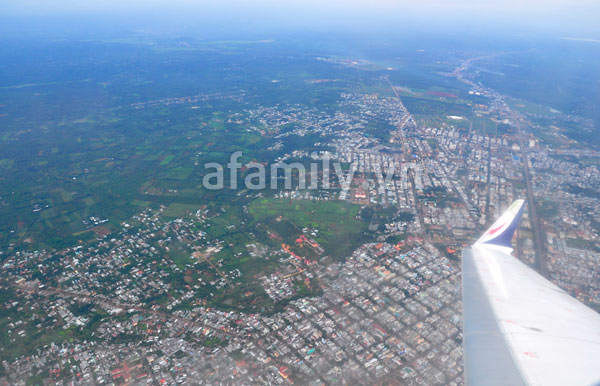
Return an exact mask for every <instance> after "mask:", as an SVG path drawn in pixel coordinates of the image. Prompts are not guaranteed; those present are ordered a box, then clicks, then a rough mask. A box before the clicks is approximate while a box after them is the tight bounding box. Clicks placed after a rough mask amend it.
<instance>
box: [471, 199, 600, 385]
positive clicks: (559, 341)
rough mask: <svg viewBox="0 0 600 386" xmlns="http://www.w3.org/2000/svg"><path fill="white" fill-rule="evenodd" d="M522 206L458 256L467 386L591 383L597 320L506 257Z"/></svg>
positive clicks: (599, 358)
mask: <svg viewBox="0 0 600 386" xmlns="http://www.w3.org/2000/svg"><path fill="white" fill-rule="evenodd" d="M523 206H524V201H523V200H518V201H515V203H513V205H511V207H510V208H509V209H508V211H507V212H506V213H504V214H503V215H502V216H501V217H500V218H499V219H498V221H496V223H494V224H493V225H492V226H491V227H490V229H489V230H488V231H487V232H486V233H484V235H483V236H482V237H481V238H480V239H479V240H478V241H477V242H476V243H475V244H474V245H473V246H472V247H471V248H467V249H464V250H463V306H464V331H463V343H464V351H465V378H466V382H467V384H468V385H561V386H562V385H599V384H600V314H598V313H596V312H595V311H593V310H592V309H590V308H588V307H586V306H585V305H584V304H582V303H581V302H579V301H578V300H577V299H575V298H573V297H571V296H569V295H568V294H567V293H565V292H564V291H563V290H561V289H560V288H558V287H557V286H555V285H554V284H552V283H551V282H550V281H548V280H546V279H545V278H544V277H542V276H541V275H539V274H538V273H537V272H536V271H534V270H533V269H531V268H530V267H528V266H527V265H525V264H523V263H522V262H521V261H519V260H518V259H517V258H515V257H514V256H512V255H511V252H512V248H511V247H510V243H511V239H512V236H513V233H514V231H515V229H516V228H517V227H518V222H519V219H520V216H521V213H522V211H523Z"/></svg>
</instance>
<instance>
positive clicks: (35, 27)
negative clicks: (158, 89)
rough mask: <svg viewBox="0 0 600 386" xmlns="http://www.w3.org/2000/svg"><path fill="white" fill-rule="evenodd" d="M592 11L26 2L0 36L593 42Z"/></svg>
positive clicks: (559, 6) (261, 2) (457, 5)
mask: <svg viewBox="0 0 600 386" xmlns="http://www.w3.org/2000/svg"><path fill="white" fill-rule="evenodd" d="M599 15H600V4H597V3H595V2H592V1H574V2H569V1H529V2H527V3H526V4H523V3H522V2H518V1H514V0H511V1H508V2H502V1H484V2H481V1H471V0H463V1H459V2H452V4H449V3H447V2H442V1H438V0H427V1H421V2H414V1H389V0H376V1H373V2H366V1H356V0H355V1H350V2H342V1H339V0H329V1H320V2H319V1H312V0H311V1H291V2H286V3H285V4H281V3H280V2H275V1H270V0H257V1H241V0H227V1H220V2H216V1H201V2H191V1H187V0H178V1H174V2H167V1H165V0H153V1H150V2H142V1H140V0H129V1H104V2H100V3H98V2H86V3H82V2H76V1H72V0H62V1H58V2H50V1H43V0H26V1H20V2H16V1H12V2H3V3H2V4H1V5H0V19H2V20H3V22H2V25H3V26H2V27H0V36H14V35H19V34H26V35H27V34H29V35H32V36H37V35H39V36H44V35H45V34H50V35H57V36H62V35H65V36H77V35H78V34H86V33H92V34H101V35H102V34H107V33H113V34H119V33H124V32H132V31H140V30H142V31H146V32H150V33H156V34H162V33H169V34H188V35H191V36H194V37H203V36H202V35H203V34H207V33H209V32H212V33H223V34H226V35H230V36H241V35H243V34H248V33H253V32H255V33H265V34H268V33H270V32H294V31H316V32H323V31H328V32H335V33H378V34H382V35H384V36H385V35H394V34H397V33H399V32H400V33H401V32H405V31H411V30H416V31H423V32H430V33H440V32H441V33H455V32H456V33H465V34H473V35H477V34H489V35H494V34H498V33H502V34H508V35H527V36H529V35H543V36H548V37H554V38H560V37H566V38H574V39H582V40H585V41H588V42H590V43H593V42H594V40H597V39H600V27H599V26H598V25H597V22H596V21H597V19H598V16H599Z"/></svg>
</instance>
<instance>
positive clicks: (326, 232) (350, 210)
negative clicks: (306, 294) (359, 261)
mask: <svg viewBox="0 0 600 386" xmlns="http://www.w3.org/2000/svg"><path fill="white" fill-rule="evenodd" d="M248 209H249V212H250V214H251V215H252V217H253V218H254V221H256V222H263V223H266V224H268V226H269V227H270V228H271V229H272V230H273V231H274V232H276V233H278V234H281V236H282V237H285V236H287V235H288V233H291V232H293V231H292V230H291V229H289V225H287V224H288V223H286V222H284V221H282V220H287V221H289V223H291V224H293V225H294V226H295V227H297V228H300V229H301V228H304V227H308V228H312V229H315V230H317V231H318V232H317V236H315V237H314V239H315V240H316V241H317V242H318V243H320V244H321V246H322V247H323V248H324V249H325V251H326V253H327V254H329V255H331V256H332V257H334V258H338V259H342V258H344V257H346V256H348V255H349V254H351V253H352V251H353V250H354V249H355V248H356V247H357V246H358V245H360V244H362V243H363V242H365V241H368V240H369V239H370V236H369V234H367V233H366V224H365V223H364V222H363V221H362V220H360V219H359V218H357V216H358V212H359V210H360V206H359V205H355V204H349V203H346V202H341V201H311V200H286V199H276V198H265V199H258V200H255V201H253V202H252V203H251V204H250V205H249V208H248ZM280 217H281V218H280ZM278 218H279V221H273V220H277V219H278Z"/></svg>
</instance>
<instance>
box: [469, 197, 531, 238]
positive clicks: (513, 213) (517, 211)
mask: <svg viewBox="0 0 600 386" xmlns="http://www.w3.org/2000/svg"><path fill="white" fill-rule="evenodd" d="M524 206H525V200H517V201H515V202H513V203H512V205H511V206H510V207H509V208H508V210H507V211H506V212H504V213H503V214H502V216H500V218H498V220H496V222H494V224H492V226H491V227H490V228H489V229H488V230H487V231H486V232H485V233H484V234H483V236H481V237H480V238H479V240H477V241H476V242H475V245H478V244H479V245H481V244H491V245H496V246H500V247H507V248H512V245H511V241H512V237H513V234H514V233H515V230H516V229H517V228H518V227H519V221H520V220H521V216H522V215H523V207H524Z"/></svg>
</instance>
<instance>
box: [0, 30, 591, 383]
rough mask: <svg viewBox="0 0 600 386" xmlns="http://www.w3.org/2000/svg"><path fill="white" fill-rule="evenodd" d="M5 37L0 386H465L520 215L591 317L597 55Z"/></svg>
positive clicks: (541, 263)
mask: <svg viewBox="0 0 600 386" xmlns="http://www.w3.org/2000/svg"><path fill="white" fill-rule="evenodd" d="M119 33H120V32H119ZM260 36H262V35H260ZM273 36H274V35H273ZM0 38H1V41H2V43H1V44H0V57H2V58H3V59H2V61H1V62H0V299H1V301H0V362H1V366H0V384H1V385H55V384H57V385H58V384H60V385H63V384H64V385H175V384H189V385H200V384H206V385H217V384H244V385H249V384H257V385H258V384H260V385H267V384H268V385H271V384H277V385H291V384H299V385H334V384H350V385H354V384H378V385H395V384H401V385H463V384H465V382H464V363H463V307H462V295H461V293H462V285H461V250H462V249H463V248H465V247H467V246H469V245H471V244H473V242H474V241H475V240H476V239H477V238H478V237H479V236H480V235H481V234H482V233H483V232H484V231H485V229H487V228H488V227H489V226H490V225H491V224H492V223H493V222H494V220H495V219H496V218H498V217H499V216H500V215H501V214H502V213H503V212H504V211H505V210H506V209H507V208H508V207H509V206H510V205H511V203H513V202H514V201H515V200H517V199H525V200H526V202H527V205H526V210H525V212H524V215H523V220H522V221H521V225H520V227H519V229H518V230H517V233H516V236H515V238H514V240H513V244H514V252H513V254H514V255H515V256H516V257H515V258H518V259H520V260H521V261H522V262H524V263H526V264H527V265H528V266H531V267H532V268H533V269H535V270H536V271H537V272H539V273H540V274H541V275H543V276H544V277H546V278H547V279H549V280H550V281H551V282H553V283H554V284H556V285H557V286H559V287H560V288H561V289H563V290H564V291H565V292H567V293H568V294H569V295H571V296H573V297H575V298H577V299H578V300H579V301H581V302H582V303H584V304H585V305H587V306H589V307H590V308H592V309H594V310H596V311H600V276H599V272H600V271H599V270H598V267H599V266H600V241H599V240H600V239H599V236H600V171H599V168H600V148H599V147H598V146H599V145H600V141H599V139H600V136H599V135H598V130H599V127H600V126H599V125H600V108H599V107H598V100H600V94H598V93H599V90H600V74H599V72H598V68H600V51H598V47H599V46H598V43H597V41H596V42H587V41H580V40H577V39H556V40H553V41H552V43H547V42H546V41H544V42H542V43H536V42H533V41H527V42H524V41H521V40H519V38H514V39H513V38H507V39H506V40H502V41H493V42H492V41H491V42H490V43H489V45H487V44H478V43H477V44H475V43H460V44H459V43H457V42H454V43H451V41H452V40H451V39H453V38H447V37H444V38H439V39H438V38H430V37H428V38H423V39H416V40H415V39H414V38H410V39H408V40H401V41H399V42H394V40H392V43H388V42H385V43H381V45H372V44H373V43H372V42H364V41H356V42H355V41H353V40H350V43H349V42H348V41H347V40H346V38H339V40H338V37H327V38H323V39H322V40H319V39H314V36H313V35H312V33H311V32H306V35H302V36H301V37H296V36H294V37H290V36H287V35H285V36H274V37H271V35H265V36H262V37H260V38H256V39H255V38H254V37H252V38H248V39H243V40H240V39H229V38H227V39H204V38H196V37H192V36H189V35H185V36H184V35H181V36H176V37H173V36H169V35H165V34H160V33H158V32H148V31H146V30H144V31H135V32H132V33H130V34H123V36H117V35H114V36H111V37H92V38H87V37H86V38H85V39H83V38H82V39H73V38H65V39H50V38H49V39H45V40H43V41H42V40H38V39H35V38H31V37H19V38H15V37H11V36H10V33H9V32H6V31H5V30H2V34H1V35H0ZM449 39H450V40H449ZM511 39H512V40H511ZM298 41H301V42H302V43H298ZM469 44H471V45H469ZM332 47H335V48H332ZM574 68H576V69H574ZM548 71H556V74H559V73H563V72H565V71H573V72H575V71H577V72H576V73H571V76H558V75H557V76H556V77H555V78H553V80H552V82H551V81H550V80H548V78H547V74H544V72H548ZM594 76H596V77H595V78H594ZM567 78H568V79H567ZM538 86H539V87H538Z"/></svg>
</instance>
